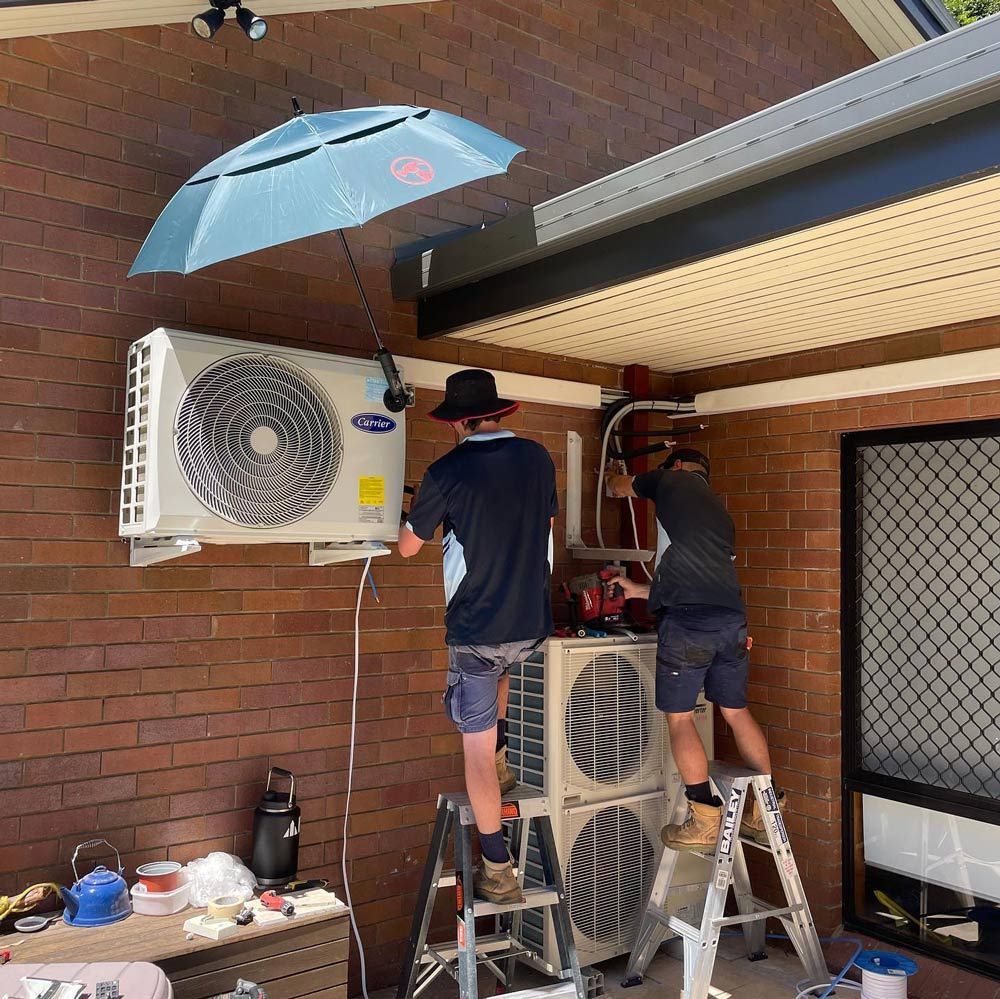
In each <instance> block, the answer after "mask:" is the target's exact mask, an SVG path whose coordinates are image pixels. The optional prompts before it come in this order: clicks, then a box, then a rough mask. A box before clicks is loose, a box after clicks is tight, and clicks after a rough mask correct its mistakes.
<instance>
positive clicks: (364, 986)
mask: <svg viewBox="0 0 1000 999" xmlns="http://www.w3.org/2000/svg"><path fill="white" fill-rule="evenodd" d="M371 565H372V560H371V556H369V557H368V558H366V559H365V567H364V570H363V571H362V573H361V581H360V582H359V583H358V600H357V603H356V604H355V605H354V693H353V694H352V695H351V750H350V753H349V755H348V758H347V799H346V801H345V802H344V843H343V851H342V852H341V855H340V870H341V873H342V874H343V875H344V900H345V901H346V902H347V904H348V906H349V907H350V908H349V909H348V914H349V915H350V917H351V929H352V930H353V931H354V939H355V940H356V941H357V944H358V956H359V957H360V959H361V994H362V995H363V996H364V999H368V975H367V972H366V969H365V948H364V944H362V943H361V932H360V931H359V930H358V922H357V920H356V919H355V918H354V903H353V902H352V901H351V886H350V883H349V882H348V880H347V823H348V821H349V820H350V817H351V788H352V786H353V784H354V743H355V733H356V732H357V727H358V678H359V675H360V673H361V597H362V595H363V594H364V592H365V580H366V579H367V578H368V572H369V570H370V569H371Z"/></svg>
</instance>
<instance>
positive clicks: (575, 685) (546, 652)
mask: <svg viewBox="0 0 1000 999" xmlns="http://www.w3.org/2000/svg"><path fill="white" fill-rule="evenodd" d="M655 677H656V636H655V635H642V636H640V637H639V640H638V641H634V640H633V639H631V638H629V637H613V638H598V639H555V638H553V639H549V640H548V641H547V642H546V643H545V644H544V645H543V646H542V648H541V649H540V651H539V653H538V654H536V655H535V656H533V657H532V659H531V661H529V662H526V663H524V664H523V665H521V666H519V667H517V668H515V669H514V670H512V671H511V682H510V705H509V709H508V716H507V717H508V721H507V736H508V742H509V750H508V754H509V758H510V763H511V766H512V767H513V768H514V770H515V772H516V773H517V774H518V777H519V779H520V780H521V782H522V783H524V784H528V785H532V786H535V787H538V788H539V789H540V790H542V791H544V792H545V794H546V795H547V796H548V798H549V807H550V810H551V816H552V826H553V835H554V838H555V842H556V848H557V850H558V853H559V861H560V864H561V866H562V871H563V877H564V879H565V881H566V890H567V895H568V897H569V910H570V920H571V922H572V924H573V931H574V936H575V940H576V947H577V953H578V955H579V957H580V962H581V964H593V963H596V962H599V961H604V960H608V959H609V958H612V957H616V956H618V955H620V954H625V953H627V952H628V951H630V950H631V948H632V943H633V941H634V938H635V932H636V930H637V929H638V921H639V918H640V917H641V915H642V911H643V909H644V906H645V902H646V898H647V896H648V893H649V889H650V886H651V884H652V879H653V877H654V875H655V874H656V868H657V864H658V863H659V859H660V853H661V852H662V849H663V847H662V845H661V843H660V828H661V826H662V825H663V824H664V821H665V816H666V815H667V814H669V808H670V806H671V803H672V800H673V798H674V796H676V795H677V794H680V793H682V789H681V784H680V777H679V775H678V774H677V773H676V772H675V768H674V764H673V759H672V757H671V755H670V749H669V739H668V737H667V731H666V719H665V718H664V716H663V715H662V714H661V713H660V712H659V711H658V710H657V708H656V702H655ZM695 722H696V724H697V726H698V729H699V734H700V735H701V737H702V740H703V741H704V743H705V748H706V750H707V752H708V754H709V756H711V754H712V750H713V743H712V707H711V705H710V704H707V703H706V702H705V700H704V698H703V697H702V698H699V701H698V706H697V708H696V711H695ZM526 859H527V862H526V864H525V884H526V885H529V886H530V885H533V884H542V883H543V878H542V870H541V866H540V862H539V858H538V853H537V849H536V844H535V842H534V839H533V837H531V838H529V847H528V856H527V858H526ZM709 874H710V865H709V864H708V863H707V861H705V860H704V859H702V858H701V857H699V856H696V855H687V856H684V857H681V858H680V860H679V862H678V866H677V873H676V876H675V878H674V881H673V883H674V884H677V885H684V884H701V883H703V882H705V881H707V880H708V877H709ZM518 932H519V933H520V937H521V939H522V941H523V942H524V943H525V944H526V945H527V946H529V947H530V948H531V949H532V950H533V951H534V952H535V953H536V954H538V955H539V957H540V960H539V962H538V965H539V967H540V968H541V970H544V971H547V972H548V973H550V974H558V972H559V970H560V969H559V967H558V964H559V958H558V950H557V948H556V944H555V934H554V932H553V928H552V924H551V914H550V913H549V911H548V910H547V909H545V910H526V911H525V912H524V913H523V914H522V918H521V921H520V927H519V930H518Z"/></svg>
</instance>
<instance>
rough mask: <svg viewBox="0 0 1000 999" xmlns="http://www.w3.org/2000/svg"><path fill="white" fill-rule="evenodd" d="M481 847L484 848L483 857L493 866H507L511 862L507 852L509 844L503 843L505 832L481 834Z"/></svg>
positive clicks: (499, 830)
mask: <svg viewBox="0 0 1000 999" xmlns="http://www.w3.org/2000/svg"><path fill="white" fill-rule="evenodd" d="M479 845H480V846H481V847H482V850H483V856H484V857H485V858H486V859H487V860H488V861H489V862H490V863H491V864H506V863H507V862H508V861H509V860H510V854H509V853H508V852H507V844H506V843H504V841H503V831H502V830H501V829H498V830H497V831H496V832H491V833H484V832H481V833H480V834H479Z"/></svg>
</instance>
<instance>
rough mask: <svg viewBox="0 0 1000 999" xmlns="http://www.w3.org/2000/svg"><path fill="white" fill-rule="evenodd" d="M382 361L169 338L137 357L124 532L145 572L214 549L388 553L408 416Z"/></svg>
mask: <svg viewBox="0 0 1000 999" xmlns="http://www.w3.org/2000/svg"><path fill="white" fill-rule="evenodd" d="M384 391H385V381H384V379H383V376H382V371H381V368H380V367H379V365H378V364H377V363H376V362H374V361H366V360H360V359H357V358H347V357H335V356H331V355H329V354H322V353H316V352H312V351H305V350H294V349H289V348H283V347H272V346H268V345H265V344H257V343H247V342H244V341H240V340H226V339H222V338H220V337H213V336H204V335H200V334H195V333H182V332H178V331H176V330H166V329H158V330H155V331H154V332H152V333H150V334H149V335H148V336H145V337H143V338H142V339H141V340H137V341H136V342H135V343H134V344H132V346H131V348H130V349H129V353H128V362H127V384H126V402H125V407H126V408H125V450H124V460H123V468H122V495H121V514H120V520H119V528H120V534H121V536H122V537H123V538H129V539H131V541H132V564H133V565H144V564H149V563H151V562H157V561H162V560H164V559H167V558H173V557H176V556H177V555H181V554H185V553H186V552H190V551H197V550H198V549H199V548H200V546H201V544H203V543H211V544H266V543H274V542H306V543H309V545H310V562H311V563H313V564H323V563H327V562H337V561H344V560H346V559H352V558H359V557H365V556H368V555H380V554H386V553H387V552H388V549H387V548H385V546H384V544H382V542H385V541H389V540H394V539H395V537H396V532H397V530H398V528H399V511H400V507H401V504H402V488H403V473H404V464H405V445H406V427H405V418H404V414H403V413H396V414H390V413H388V412H387V411H386V410H385V407H384V406H383V401H382V394H383V392H384Z"/></svg>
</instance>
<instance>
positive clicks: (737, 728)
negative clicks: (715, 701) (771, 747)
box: [719, 708, 771, 774]
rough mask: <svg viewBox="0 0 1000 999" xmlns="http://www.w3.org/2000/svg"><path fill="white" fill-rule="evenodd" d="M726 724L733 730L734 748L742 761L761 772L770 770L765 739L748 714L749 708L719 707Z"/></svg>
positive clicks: (752, 717) (767, 772) (769, 756)
mask: <svg viewBox="0 0 1000 999" xmlns="http://www.w3.org/2000/svg"><path fill="white" fill-rule="evenodd" d="M719 710H720V711H721V712H722V717H723V718H725V719H726V724H727V725H728V726H729V727H730V728H731V729H732V730H733V738H734V739H735V740H736V748H737V749H738V750H739V751H740V756H742V757H743V762H744V763H745V764H746V765H747V766H748V767H749V768H750V769H751V770H757V771H759V772H760V773H762V774H769V773H770V772H771V755H770V753H768V751H767V740H766V739H765V738H764V733H763V732H762V731H761V728H760V726H759V725H758V724H757V722H756V721H755V720H754V716H753V715H752V714H750V709H749V708H720V709H719Z"/></svg>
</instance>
